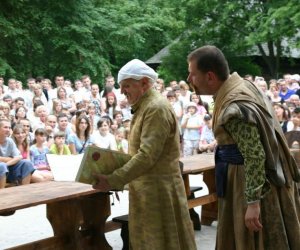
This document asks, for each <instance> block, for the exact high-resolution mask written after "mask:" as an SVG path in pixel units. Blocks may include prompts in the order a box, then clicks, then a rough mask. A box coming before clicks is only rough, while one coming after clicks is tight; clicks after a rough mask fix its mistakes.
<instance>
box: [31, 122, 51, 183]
mask: <svg viewBox="0 0 300 250" xmlns="http://www.w3.org/2000/svg"><path fill="white" fill-rule="evenodd" d="M34 135H35V140H34V142H35V143H34V144H33V145H32V146H31V147H30V159H31V162H32V164H33V166H34V168H35V169H36V171H35V172H34V173H37V174H33V176H32V182H42V181H51V180H53V174H52V172H51V169H50V167H49V164H48V161H47V157H46V154H48V153H49V148H48V147H47V146H46V145H45V142H46V136H47V133H46V131H45V130H44V129H43V128H38V129H36V130H35V132H34Z"/></svg>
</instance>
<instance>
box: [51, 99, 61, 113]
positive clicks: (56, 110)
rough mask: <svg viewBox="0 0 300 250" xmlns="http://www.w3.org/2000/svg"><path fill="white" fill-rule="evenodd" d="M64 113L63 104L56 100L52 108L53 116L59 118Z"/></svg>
mask: <svg viewBox="0 0 300 250" xmlns="http://www.w3.org/2000/svg"><path fill="white" fill-rule="evenodd" d="M61 112H62V104H61V101H60V100H57V99H54V100H53V106H52V112H51V114H52V115H55V116H58V115H59V114H60V113H61Z"/></svg>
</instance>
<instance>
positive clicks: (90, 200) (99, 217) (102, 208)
mask: <svg viewBox="0 0 300 250" xmlns="http://www.w3.org/2000/svg"><path fill="white" fill-rule="evenodd" d="M80 205H81V210H82V215H83V217H82V224H81V230H80V231H81V233H82V235H83V236H84V242H83V245H84V249H91V250H93V249H95V250H96V249H97V250H98V249H109V250H110V249H112V248H111V246H110V245H109V244H108V242H107V241H106V238H105V223H106V220H107V218H108V217H109V215H110V213H111V211H110V199H109V194H108V193H97V194H94V195H91V196H88V197H84V198H81V199H80Z"/></svg>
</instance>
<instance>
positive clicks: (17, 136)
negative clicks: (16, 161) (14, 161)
mask: <svg viewBox="0 0 300 250" xmlns="http://www.w3.org/2000/svg"><path fill="white" fill-rule="evenodd" d="M12 139H13V140H14V142H15V144H16V146H17V148H18V149H19V151H20V153H21V155H22V159H24V160H25V159H28V160H29V159H30V154H29V141H28V139H27V136H26V133H25V131H24V129H23V126H22V125H21V124H17V125H16V126H15V127H14V129H13V134H12Z"/></svg>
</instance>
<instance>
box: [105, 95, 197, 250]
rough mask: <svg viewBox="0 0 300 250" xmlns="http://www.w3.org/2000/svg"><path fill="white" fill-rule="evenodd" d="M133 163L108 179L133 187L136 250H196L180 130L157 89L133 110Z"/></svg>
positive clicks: (132, 233)
mask: <svg viewBox="0 0 300 250" xmlns="http://www.w3.org/2000/svg"><path fill="white" fill-rule="evenodd" d="M132 110H133V111H134V116H133V119H132V121H131V130H130V138H129V153H130V155H132V159H131V160H130V161H129V162H128V163H127V164H125V165H124V166H123V167H122V168H120V169H118V170H116V171H115V172H114V173H113V174H112V175H110V176H108V181H109V183H110V185H111V186H112V187H113V188H117V189H122V188H123V186H124V185H125V184H127V183H129V237H130V245H131V248H132V249H134V250H147V249H149V250H150V249H151V250H153V249H156V250H172V249H182V250H192V249H196V244H195V238H194V231H193V227H192V223H191V220H190V216H189V212H188V206H187V199H186V194H185V190H184V184H183V181H182V177H181V173H180V169H179V166H178V161H179V156H180V153H179V129H178V127H177V121H176V116H175V114H174V112H173V109H172V107H171V106H170V105H169V103H168V101H167V100H166V99H165V98H164V97H162V96H161V95H160V94H159V93H158V92H156V91H155V90H153V89H150V90H148V91H147V92H146V93H145V94H144V95H143V96H142V97H141V99H140V100H139V101H138V103H136V104H135V105H133V106H132Z"/></svg>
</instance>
